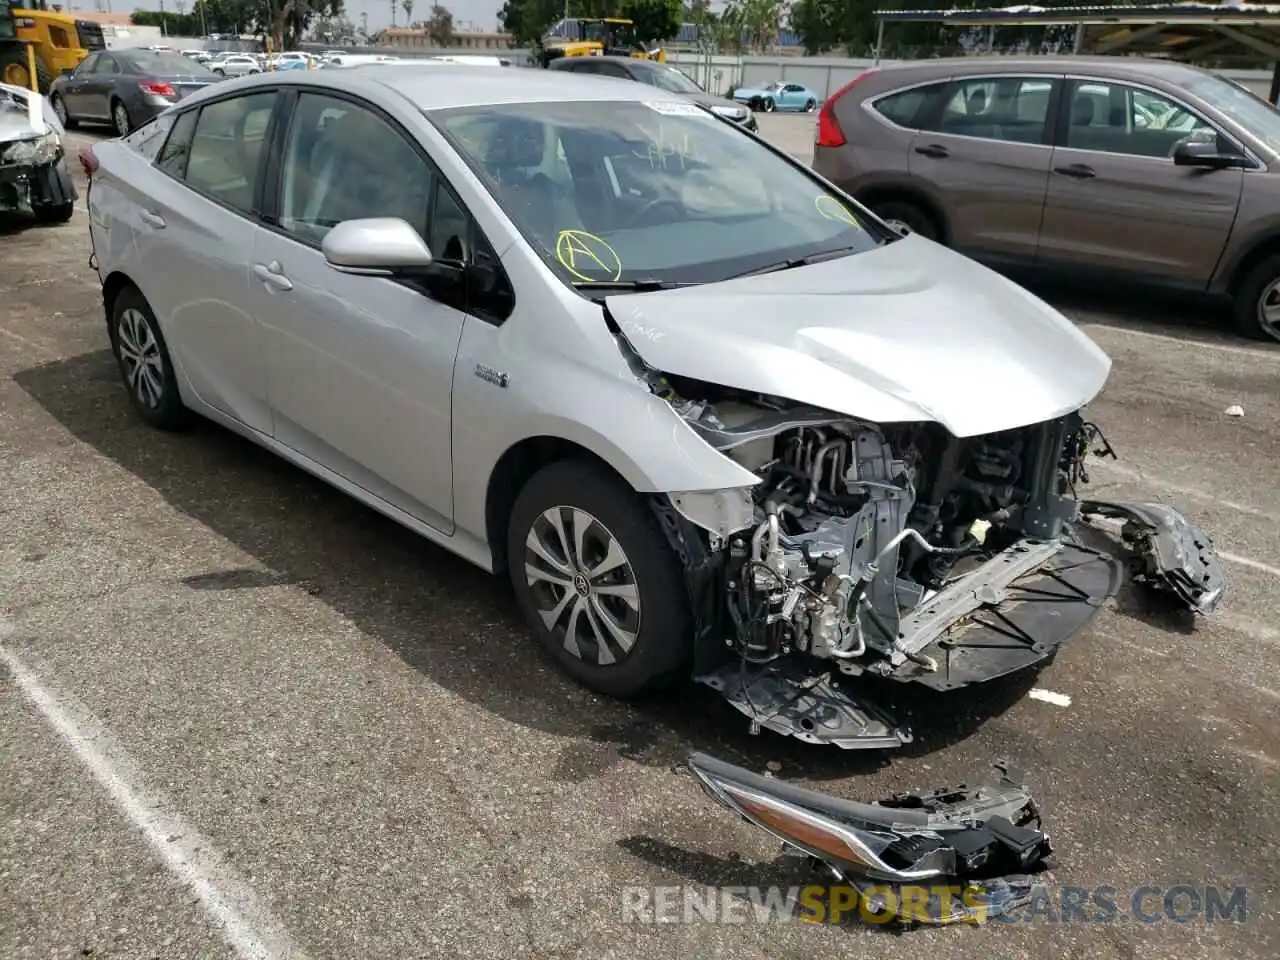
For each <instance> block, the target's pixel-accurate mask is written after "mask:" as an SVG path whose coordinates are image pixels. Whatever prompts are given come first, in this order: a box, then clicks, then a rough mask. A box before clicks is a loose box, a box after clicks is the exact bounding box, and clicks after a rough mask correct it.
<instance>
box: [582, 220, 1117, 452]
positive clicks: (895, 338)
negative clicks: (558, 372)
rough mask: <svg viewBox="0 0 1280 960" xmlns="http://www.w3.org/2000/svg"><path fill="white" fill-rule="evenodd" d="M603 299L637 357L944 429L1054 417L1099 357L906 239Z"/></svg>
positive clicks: (1103, 363) (963, 265)
mask: <svg viewBox="0 0 1280 960" xmlns="http://www.w3.org/2000/svg"><path fill="white" fill-rule="evenodd" d="M605 304H606V306H607V308H608V310H609V312H610V314H611V315H612V316H613V317H614V319H615V320H616V321H617V323H618V325H619V327H620V328H621V329H622V332H623V334H624V335H625V336H626V338H627V340H628V342H629V343H630V344H631V345H632V347H633V348H634V349H635V351H636V353H638V354H639V355H640V357H641V358H642V359H643V360H644V361H645V362H646V363H647V364H649V365H650V366H652V367H655V368H656V369H658V370H661V371H662V372H664V373H670V374H674V375H677V376H683V377H690V378H693V379H697V380H704V381H707V382H709V383H715V384H719V385H721V386H727V387H736V388H738V389H741V390H748V391H752V392H758V393H763V394H767V395H770V396H776V397H784V398H787V399H789V400H793V401H796V402H799V403H806V404H812V405H813V406H817V407H823V408H825V409H828V410H832V411H835V412H838V413H844V414H848V415H849V416H853V417H859V418H861V419H865V420H870V421H873V422H877V423H891V422H898V421H920V420H933V421H936V422H938V423H940V424H942V425H943V426H944V427H946V428H947V429H948V430H949V431H950V432H951V433H952V434H954V435H955V436H957V437H968V436H975V435H978V434H983V433H994V432H996V431H1000V430H1008V429H1012V428H1014V427H1020V426H1025V425H1027V424H1031V423H1038V422H1040V421H1043V420H1050V419H1053V418H1054V417H1058V416H1062V415H1064V414H1066V413H1069V412H1071V411H1073V410H1077V409H1079V408H1080V407H1082V406H1084V405H1085V404H1087V403H1088V402H1089V401H1090V400H1092V399H1093V398H1094V397H1095V396H1096V395H1097V394H1098V392H1099V391H1100V390H1101V389H1102V386H1103V384H1104V383H1105V382H1106V379H1107V376H1108V374H1109V373H1110V370H1111V360H1110V359H1109V358H1108V357H1107V355H1106V354H1105V353H1103V352H1102V350H1101V349H1100V348H1099V347H1098V346H1097V345H1096V344H1095V343H1094V342H1093V341H1092V340H1090V339H1089V338H1088V337H1086V336H1085V335H1084V334H1083V333H1081V332H1080V331H1079V330H1078V329H1077V328H1076V327H1075V325H1074V324H1072V323H1071V321H1069V320H1068V319H1067V318H1066V317H1064V316H1062V314H1060V313H1058V312H1057V311H1056V310H1054V309H1053V308H1052V307H1050V306H1049V305H1048V304H1046V303H1044V302H1043V301H1041V300H1040V299H1038V298H1037V297H1034V296H1032V295H1031V294H1030V293H1028V292H1026V291H1025V290H1023V289H1022V288H1021V287H1019V286H1017V285H1016V284H1014V283H1012V282H1011V281H1009V280H1006V279H1004V278H1003V277H1001V276H999V275H998V274H996V273H994V272H993V271H991V270H988V269H987V268H985V267H983V266H981V265H979V264H977V263H975V262H973V261H972V260H969V259H967V258H966V257H962V256H960V255H959V254H957V253H954V252H952V251H950V250H947V249H946V248H945V247H942V246H940V245H938V244H935V243H931V242H930V241H928V240H924V239H921V238H919V237H916V236H908V237H905V238H903V239H901V240H896V241H894V242H891V243H887V244H885V245H883V246H881V247H877V248H876V249H874V250H871V251H868V252H866V253H860V254H855V255H853V256H849V257H843V258H841V259H838V260H829V261H825V262H822V263H816V264H813V265H811V266H807V267H798V268H795V269H791V270H781V271H778V272H776V273H770V274H764V275H761V276H756V277H744V278H742V279H739V280H729V281H725V282H723V283H715V284H706V285H704V286H696V287H685V288H681V289H677V290H669V291H661V292H658V293H642V294H623V295H619V296H611V297H608V298H606V300H605Z"/></svg>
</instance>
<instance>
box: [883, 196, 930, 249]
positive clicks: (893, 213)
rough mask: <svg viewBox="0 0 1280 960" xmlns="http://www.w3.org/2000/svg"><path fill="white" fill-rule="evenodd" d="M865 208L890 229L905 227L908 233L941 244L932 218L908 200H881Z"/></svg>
mask: <svg viewBox="0 0 1280 960" xmlns="http://www.w3.org/2000/svg"><path fill="white" fill-rule="evenodd" d="M867 206H868V207H870V208H871V212H872V213H874V214H875V215H876V216H877V217H879V218H880V219H881V220H883V221H885V222H886V223H888V224H889V226H891V227H898V226H902V227H906V228H907V230H908V231H909V232H911V233H916V234H919V235H920V236H922V237H924V238H925V239H926V240H934V241H937V242H941V240H940V239H939V238H940V236H941V231H939V229H938V225H937V223H935V222H934V219H933V217H932V216H930V215H929V214H928V213H927V212H925V210H923V209H922V208H921V207H918V206H917V205H916V204H914V203H912V202H911V201H909V200H882V201H880V202H879V203H869V204H867Z"/></svg>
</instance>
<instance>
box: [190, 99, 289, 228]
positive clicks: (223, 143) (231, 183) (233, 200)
mask: <svg viewBox="0 0 1280 960" xmlns="http://www.w3.org/2000/svg"><path fill="white" fill-rule="evenodd" d="M275 103H276V94H275V91H274V90H272V91H268V92H266V93H252V94H249V95H247V96H243V97H232V98H231V99H229V100H219V101H218V102H217V103H211V104H209V105H208V106H207V107H203V108H202V109H201V110H200V116H199V118H198V119H197V120H196V125H195V131H194V133H193V135H192V138H191V147H190V150H189V152H188V156H187V167H186V174H185V176H184V177H183V179H184V180H186V182H187V183H188V184H189V185H190V186H192V187H194V188H195V189H197V190H199V191H200V192H201V193H204V194H207V195H208V196H210V197H212V198H213V199H215V200H218V201H220V202H221V203H224V204H226V205H227V206H229V207H231V208H233V209H235V210H238V211H240V212H241V213H245V214H248V213H252V212H253V189H254V184H255V182H256V180H257V175H258V170H259V167H260V164H259V160H260V158H261V157H262V148H263V145H264V143H265V142H266V135H267V126H268V122H269V121H270V119H271V111H272V109H273V108H274V107H275Z"/></svg>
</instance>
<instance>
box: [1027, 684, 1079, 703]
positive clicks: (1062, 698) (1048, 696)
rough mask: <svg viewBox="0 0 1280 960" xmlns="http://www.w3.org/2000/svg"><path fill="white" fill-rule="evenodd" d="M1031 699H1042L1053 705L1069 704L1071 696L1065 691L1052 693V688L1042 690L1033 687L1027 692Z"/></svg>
mask: <svg viewBox="0 0 1280 960" xmlns="http://www.w3.org/2000/svg"><path fill="white" fill-rule="evenodd" d="M1027 696H1029V697H1030V698H1031V699H1032V700H1043V701H1044V702H1045V703H1052V704H1053V705H1054V706H1055V707H1069V706H1071V698H1070V697H1069V696H1067V695H1066V694H1065V693H1054V692H1053V691H1052V690H1042V689H1041V688H1040V687H1035V688H1033V689H1032V691H1031V692H1030V693H1029V694H1027Z"/></svg>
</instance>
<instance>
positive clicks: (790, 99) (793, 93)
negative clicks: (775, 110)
mask: <svg viewBox="0 0 1280 960" xmlns="http://www.w3.org/2000/svg"><path fill="white" fill-rule="evenodd" d="M778 106H780V107H783V108H784V109H787V110H799V109H800V108H801V107H803V106H804V87H802V86H800V85H799V84H798V83H788V84H787V85H786V86H784V87H783V88H782V97H781V99H780V100H779V101H778Z"/></svg>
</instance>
